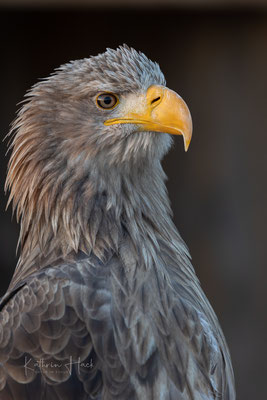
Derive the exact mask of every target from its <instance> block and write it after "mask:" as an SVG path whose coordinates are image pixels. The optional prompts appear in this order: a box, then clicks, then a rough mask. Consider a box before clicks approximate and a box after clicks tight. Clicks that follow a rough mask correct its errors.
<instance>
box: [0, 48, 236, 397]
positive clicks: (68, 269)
mask: <svg viewBox="0 0 267 400" xmlns="http://www.w3.org/2000/svg"><path fill="white" fill-rule="evenodd" d="M172 134H174V135H182V137H183V141H184V147H185V150H187V149H188V146H189V143H190V140H191V136H192V120H191V115H190V112H189V109H188V107H187V105H186V103H185V102H184V101H183V100H182V98H181V97H180V96H179V95H178V94H177V93H176V92H174V91H172V90H171V89H168V88H167V87H166V82H165V78H164V75H163V73H162V72H161V70H160V67H159V65H158V64H157V63H155V62H152V61H151V60H150V59H148V58H147V57H146V56H145V55H144V54H143V53H141V52H138V51H136V50H134V49H133V48H130V47H128V46H127V45H123V46H121V47H119V48H117V49H115V50H113V49H107V50H106V51H105V52H104V53H103V54H99V55H97V56H93V57H89V58H85V59H81V60H75V61H71V62H69V63H67V64H64V65H62V66H61V67H59V68H58V69H57V70H55V72H54V73H52V74H51V75H50V76H49V77H48V78H46V79H43V80H42V81H40V82H38V83H37V84H36V85H34V86H33V87H32V88H31V90H30V91H29V92H28V93H27V94H26V97H25V99H24V102H23V105H22V108H21V109H20V111H19V113H18V115H17V117H16V119H15V121H14V123H13V125H12V127H11V131H10V134H9V135H10V148H11V151H12V153H11V157H10V161H9V165H8V174H7V180H6V190H8V191H10V197H9V201H8V203H10V202H11V203H12V204H13V211H14V212H15V213H16V216H17V219H18V220H19V221H20V224H21V225H20V226H21V229H20V236H19V246H20V257H19V261H18V264H17V266H16V269H15V272H14V275H13V278H12V280H11V283H10V286H9V288H8V290H7V293H6V294H5V295H4V296H3V298H2V300H1V305H0V310H1V312H0V400H36V398H39V399H41V400H48V399H49V400H73V399H75V400H85V399H86V400H93V399H94V400H115V399H116V400H126V399H127V400H215V399H218V400H234V399H235V388H234V377H233V370H232V365H231V359H230V355H229V351H228V348H227V344H226V341H225V338H224V336H223V333H222V331H221V328H220V325H219V323H218V320H217V318H216V315H215V313H214V311H213V309H212V307H211V305H210V304H209V302H208V300H207V298H206V296H205V294H204V293H203V291H202V289H201V287H200V283H199V281H198V278H197V276H196V274H195V271H194V269H193V266H192V264H191V258H190V255H189V252H188V249H187V246H186V245H185V243H184V241H183V240H182V238H181V236H180V234H179V233H178V231H177V229H176V227H175V226H174V223H173V221H172V213H171V207H170V203H169V199H168V195H167V191H166V186H165V180H166V176H165V173H164V171H163V169H162V166H161V159H162V157H163V156H164V155H165V154H166V153H167V151H168V149H169V148H170V146H171V144H172V137H171V135H172Z"/></svg>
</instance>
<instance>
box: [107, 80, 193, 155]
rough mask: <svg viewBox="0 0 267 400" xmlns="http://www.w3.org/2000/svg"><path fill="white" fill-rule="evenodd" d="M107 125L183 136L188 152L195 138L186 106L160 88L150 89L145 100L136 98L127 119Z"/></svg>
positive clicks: (173, 93)
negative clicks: (132, 126) (127, 126)
mask: <svg viewBox="0 0 267 400" xmlns="http://www.w3.org/2000/svg"><path fill="white" fill-rule="evenodd" d="M133 108H134V109H133ZM136 110H138V111H136ZM104 124H105V125H115V124H137V125H138V129H139V130H140V131H152V132H163V133H170V134H173V135H183V139H184V148H185V151H187V150H188V147H189V144H190V141H191V137H192V118H191V114H190V111H189V109H188V107H187V105H186V103H185V102H184V101H183V99H182V98H181V97H180V96H179V95H178V94H177V93H175V92H174V91H173V90H170V89H168V88H166V87H164V86H160V85H153V86H150V87H149V88H148V89H147V92H146V94H145V96H143V95H140V96H139V97H138V98H137V103H136V107H135V106H134V104H133V103H131V109H130V110H128V111H127V112H126V113H125V115H123V116H122V117H119V118H113V119H108V120H107V121H105V122H104Z"/></svg>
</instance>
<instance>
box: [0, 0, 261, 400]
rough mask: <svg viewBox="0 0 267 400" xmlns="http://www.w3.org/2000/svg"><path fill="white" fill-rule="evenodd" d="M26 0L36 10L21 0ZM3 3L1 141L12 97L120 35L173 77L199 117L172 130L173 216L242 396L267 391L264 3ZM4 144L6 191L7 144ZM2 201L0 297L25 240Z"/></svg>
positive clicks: (168, 163)
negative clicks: (188, 134)
mask: <svg viewBox="0 0 267 400" xmlns="http://www.w3.org/2000/svg"><path fill="white" fill-rule="evenodd" d="M23 3H25V4H26V3H27V4H28V7H26V8H18V7H19V5H22V4H23ZM41 3H42V4H43V5H42V4H41ZM86 3H87V4H86ZM1 4H2V6H3V7H2V8H0V33H1V36H0V37H1V42H0V57H1V59H0V79H1V96H0V102H1V104H0V112H1V118H0V124H1V135H2V137H3V138H4V136H5V135H6V134H7V132H8V130H9V124H10V123H11V121H12V120H13V118H14V116H15V112H16V110H17V109H18V106H16V104H17V103H18V102H19V101H21V100H22V98H23V95H24V93H25V91H26V90H27V89H28V88H29V87H30V86H31V85H32V84H34V83H35V82H36V81H37V80H38V79H39V78H42V77H45V76H47V75H48V74H49V73H50V72H51V71H52V70H53V69H54V68H55V67H57V66H59V65H60V64H62V63H65V62H67V61H69V60H71V59H77V58H83V57H88V56H89V55H95V54H97V53H99V52H103V51H104V50H105V48H106V47H116V46H118V45H120V44H122V43H127V44H128V45H130V46H133V47H135V48H136V49H139V50H142V51H143V52H145V53H146V54H147V55H148V56H149V57H150V58H151V59H152V60H157V61H158V62H159V64H160V66H161V68H162V70H163V72H164V73H165V76H166V78H167V83H168V86H169V87H170V88H172V89H174V90H176V91H177V92H178V93H179V94H180V95H182V97H183V98H184V99H185V100H186V101H187V103H188V105H189V107H190V109H191V112H192V116H193V121H194V134H193V140H192V143H191V146H190V149H189V152H188V153H187V154H185V153H184V152H183V144H182V140H180V138H176V140H175V147H174V148H173V149H172V150H171V152H170V153H169V155H168V156H167V157H166V158H165V160H164V167H165V171H166V173H167V175H168V176H169V181H168V189H169V193H170V197H171V201H172V205H173V210H174V218H175V222H176V225H177V227H178V229H179V230H180V232H181V234H182V236H183V238H184V239H185V240H186V242H187V244H188V245H189V248H190V251H191V254H192V257H193V263H194V266H195V268H196V271H197V274H198V276H199V278H200V280H201V282H202V286H203V288H204V290H205V292H206V293H207V295H208V297H209V299H210V301H211V303H212V304H213V306H214V308H215V311H216V313H217V315H218V317H219V320H220V322H221V325H222V327H223V330H224V332H225V335H226V337H227V341H228V344H229V347H230V350H231V354H232V359H233V364H234V370H235V375H236V383H237V392H238V398H239V399H242V400H252V399H266V398H267V387H266V386H267V383H266V381H267V376H266V375H267V367H266V356H267V344H266V342H267V340H266V339H267V338H266V329H267V312H266V308H267V300H266V288H267V268H266V267H267V266H266V260H267V251H266V248H267V244H266V224H267V218H266V217H267V215H266V197H267V187H266V164H267V163H266V149H267V109H266V108H267V2H265V1H263V0H254V1H249V0H247V1H244V2H240V1H238V0H236V1H232V2H231V1H230V0H229V1H223V0H221V1H213V2H212V1H209V0H206V1H201V0H192V1H188V2H186V1H180V2H179V1H178V0H176V1H175V0H168V1H166V2H165V3H163V1H161V0H157V1H156V3H154V4H156V5H157V6H152V2H151V1H148V0H147V1H146V0H142V2H141V1H140V2H137V3H136V4H139V6H137V5H136V7H134V6H133V4H134V2H129V3H127V2H124V3H123V2H122V1H119V0H118V1H117V2H116V1H114V2H113V3H111V2H108V1H107V0H106V1H105V0H101V1H100V0H99V2H98V3H97V2H96V1H92V2H91V4H89V2H88V1H87V2H86V1H85V0H84V1H82V0H80V1H76V2H75V1H73V4H72V7H70V4H71V0H69V1H66V2H65V4H68V5H69V6H68V7H67V6H64V1H63V0H61V1H59V0H58V1H54V2H53V4H52V2H46V3H45V2H44V1H43V2H42V1H40V4H39V2H38V1H36V2H34V1H31V0H28V1H25V2H23V0H20V1H19V0H17V1H16V0H9V1H7V0H6V1H5V0H2V3H1V2H0V6H1ZM30 4H32V5H33V4H34V5H35V6H37V5H38V7H36V8H35V9H34V8H31V7H30ZM45 4H46V7H45V8H42V7H44V6H45ZM48 4H50V5H51V8H49V7H48V6H47V5H48ZM75 4H76V6H75ZM96 4H98V5H99V7H98V8H95V7H93V5H94V6H95V5H96ZM163 4H165V5H164V7H163ZM78 5H79V7H80V8H79V7H78ZM4 6H5V7H4ZM8 6H9V8H7V7H8ZM52 6H53V7H52ZM0 151H1V154H0V177H1V187H2V188H3V186H4V180H5V175H6V163H7V158H6V157H5V152H6V143H2V144H1V146H0ZM5 203H6V198H5V197H4V193H3V190H2V189H1V203H0V204H1V210H0V211H1V216H0V218H1V219H0V243H1V249H0V264H1V281H0V295H2V294H3V293H4V292H5V290H6V288H7V285H8V283H9V280H10V277H11V275H12V272H13V270H14V267H15V264H16V257H15V251H16V241H17V237H18V226H17V225H16V223H15V221H13V222H11V211H10V210H8V212H5Z"/></svg>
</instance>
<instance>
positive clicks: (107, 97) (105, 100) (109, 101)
mask: <svg viewBox="0 0 267 400" xmlns="http://www.w3.org/2000/svg"><path fill="white" fill-rule="evenodd" d="M111 102H112V100H111V97H110V96H106V97H105V98H104V103H105V104H110V103H111Z"/></svg>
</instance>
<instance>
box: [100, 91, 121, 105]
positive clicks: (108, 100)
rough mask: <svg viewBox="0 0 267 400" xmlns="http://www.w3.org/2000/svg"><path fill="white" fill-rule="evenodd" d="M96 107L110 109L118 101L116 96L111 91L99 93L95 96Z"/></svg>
mask: <svg viewBox="0 0 267 400" xmlns="http://www.w3.org/2000/svg"><path fill="white" fill-rule="evenodd" d="M96 103H97V105H98V107H100V108H105V109H112V108H113V107H115V106H116V105H117V103H118V98H117V96H115V95H114V94H112V93H101V94H99V95H98V97H97V98H96Z"/></svg>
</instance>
